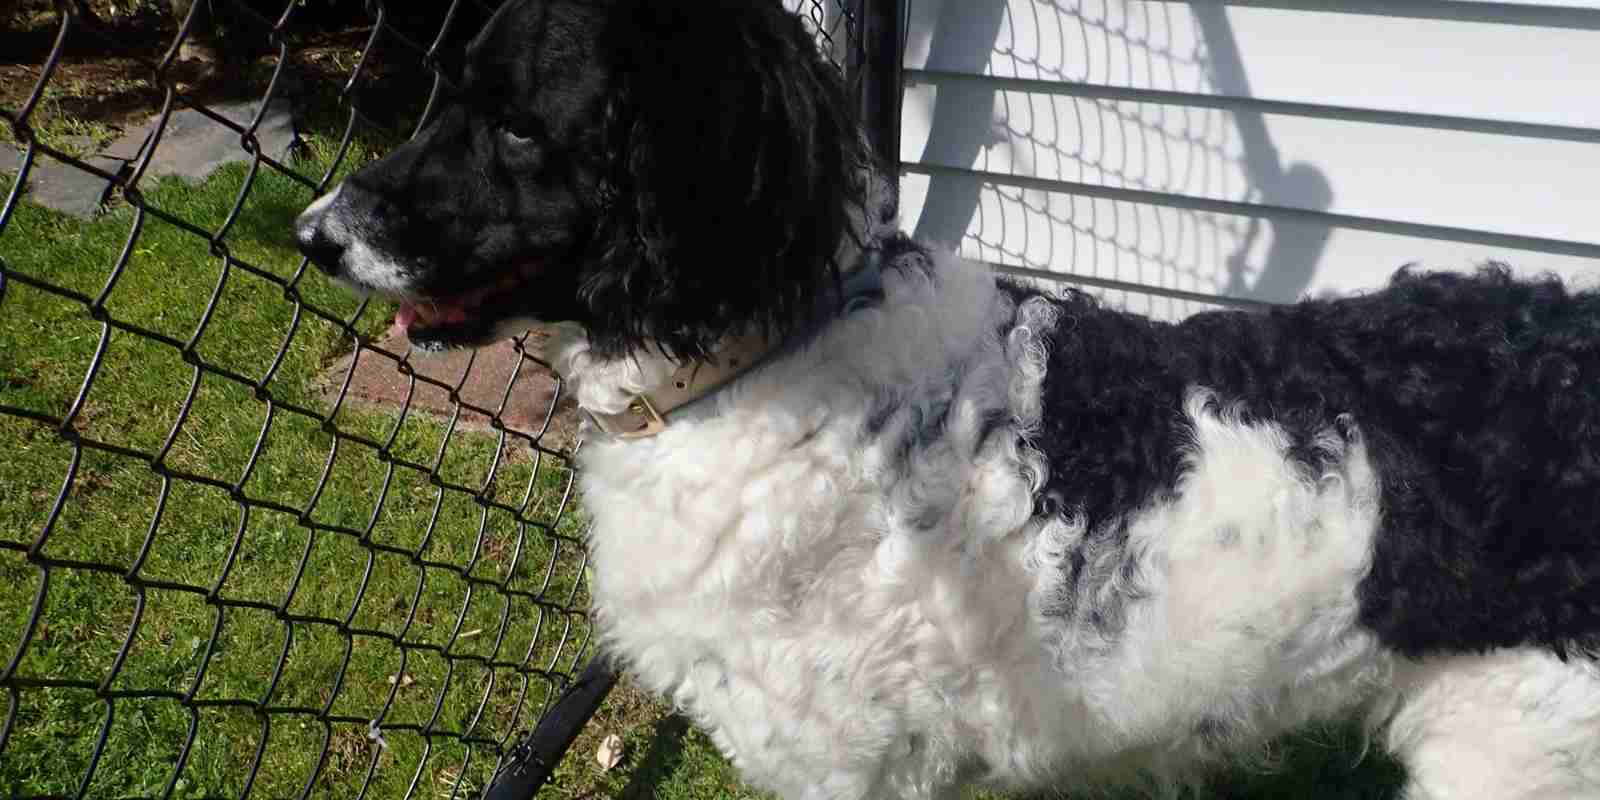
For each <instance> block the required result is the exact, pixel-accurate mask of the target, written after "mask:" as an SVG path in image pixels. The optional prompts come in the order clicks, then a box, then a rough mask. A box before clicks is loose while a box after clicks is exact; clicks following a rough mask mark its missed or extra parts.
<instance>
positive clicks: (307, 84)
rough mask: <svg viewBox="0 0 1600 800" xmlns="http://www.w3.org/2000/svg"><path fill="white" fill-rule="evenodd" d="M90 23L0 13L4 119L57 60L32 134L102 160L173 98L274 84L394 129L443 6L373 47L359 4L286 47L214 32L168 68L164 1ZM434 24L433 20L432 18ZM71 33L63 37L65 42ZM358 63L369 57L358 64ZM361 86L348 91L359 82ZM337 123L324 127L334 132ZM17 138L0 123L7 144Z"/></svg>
mask: <svg viewBox="0 0 1600 800" xmlns="http://www.w3.org/2000/svg"><path fill="white" fill-rule="evenodd" d="M86 5H87V7H88V11H89V12H90V13H89V14H87V15H79V16H75V17H73V19H72V21H71V23H70V25H69V24H66V23H65V22H64V20H63V17H62V16H61V15H60V14H58V13H57V12H55V11H54V10H52V9H51V8H50V4H49V3H48V2H42V1H41V0H23V1H22V2H21V3H19V4H18V5H16V6H14V7H13V8H12V9H10V10H9V11H3V10H0V110H4V111H5V112H6V113H7V114H12V115H15V114H17V113H18V112H20V111H21V110H22V108H23V107H24V105H25V104H27V102H28V101H29V99H30V98H31V97H32V96H33V94H34V92H35V89H36V87H37V85H38V83H39V79H40V77H41V75H42V74H43V72H44V69H45V67H46V66H47V62H48V61H49V59H50V57H51V55H52V53H57V54H58V56H59V57H58V58H57V60H56V61H55V63H54V70H53V72H52V73H51V75H50V80H49V81H48V83H47V84H46V85H45V87H44V89H43V91H42V92H41V93H40V94H39V98H38V101H37V105H36V106H35V107H34V108H33V109H32V111H31V112H30V114H29V116H28V117H27V126H28V128H29V129H31V130H33V131H35V132H36V133H37V135H38V136H39V138H40V139H41V140H43V141H44V142H45V143H46V144H49V145H51V146H52V147H59V148H60V149H63V150H65V151H67V152H68V153H69V154H71V155H85V154H89V153H93V152H95V149H96V148H98V147H103V146H104V145H105V144H107V143H108V142H110V141H111V140H112V139H113V138H115V136H116V135H117V133H119V132H120V131H121V130H123V129H124V128H126V127H128V126H130V125H132V124H134V123H136V122H138V121H142V120H143V119H145V118H147V117H148V116H149V115H150V114H151V113H153V112H155V111H158V110H160V108H161V106H162V104H163V103H164V102H165V100H166V97H167V92H168V90H171V91H173V92H175V93H176V95H175V97H174V99H175V101H176V105H177V106H179V107H182V106H197V105H212V104H216V103H221V102H225V101H230V100H241V99H258V98H260V97H261V96H262V94H263V93H264V92H265V91H266V90H267V88H268V86H269V85H270V84H271V82H272V81H273V79H274V76H276V77H277V79H278V88H277V89H276V90H275V91H276V94H277V95H279V96H285V97H291V98H294V99H295V100H296V103H297V105H307V106H313V107H316V108H320V109H328V110H332V109H338V108H340V107H341V106H343V107H344V108H348V107H349V106H352V105H353V106H355V107H356V108H358V109H360V111H361V113H362V115H363V117H364V118H365V119H367V120H368V121H370V122H373V123H375V124H377V125H378V126H380V127H387V128H391V129H393V130H395V131H397V132H404V131H405V130H407V129H408V127H409V126H408V123H409V122H411V121H412V120H414V119H415V117H416V115H417V114H419V113H420V111H421V101H422V100H423V99H425V97H426V94H427V92H426V91H422V92H419V91H418V87H419V86H423V87H426V86H429V85H431V83H432V80H433V73H432V72H431V71H430V70H429V69H428V68H427V67H426V66H425V65H424V63H423V53H424V51H425V50H426V49H427V48H428V47H429V46H430V45H431V44H432V43H433V40H434V38H435V37H436V36H437V34H438V30H439V27H440V26H441V25H442V23H443V11H444V6H443V5H442V4H441V5H440V7H439V8H437V9H435V8H434V5H435V4H431V3H429V4H420V3H419V4H414V9H412V8H410V7H408V8H407V10H405V11H402V12H398V13H395V14H390V15H389V16H388V17H386V21H385V25H384V27H383V29H382V31H381V32H380V33H379V35H378V36H377V37H376V45H375V46H372V50H371V53H370V54H367V53H366V49H367V48H368V47H369V44H370V43H371V42H372V41H373V28H374V24H373V21H372V20H371V19H368V18H366V17H365V16H364V14H361V13H351V11H350V9H351V8H352V7H356V8H359V7H360V6H361V4H358V3H330V2H328V0H322V1H321V2H315V1H313V2H310V3H307V4H305V5H303V6H301V7H299V8H298V9H297V10H296V12H295V14H294V16H292V17H291V18H290V23H289V25H288V26H287V27H286V28H285V29H284V35H283V36H282V37H281V38H275V37H274V36H273V34H272V30H271V28H270V26H266V25H263V24H262V23H261V22H260V19H259V18H256V17H250V18H249V19H250V24H249V25H243V26H241V25H238V24H235V25H234V26H232V27H231V28H222V29H219V31H220V32H218V33H216V35H217V36H223V37H225V38H223V39H220V40H215V41H212V42H211V43H210V44H209V46H208V45H207V38H208V37H203V36H199V35H191V36H190V37H189V38H188V39H186V40H185V41H186V42H188V43H190V44H191V45H192V46H190V47H188V48H183V49H182V50H180V53H181V54H182V55H183V56H187V58H183V57H180V58H175V59H173V60H171V61H170V62H166V63H165V65H163V62H164V61H166V57H167V55H168V52H169V50H171V49H172V47H173V45H174V43H175V42H176V41H177V39H178V33H179V27H180V24H179V23H180V21H179V20H177V19H175V18H173V17H172V16H171V15H170V14H167V13H164V12H163V9H164V8H165V2H161V3H154V2H149V0H145V1H144V2H128V1H127V0H122V2H111V1H110V0H88V1H87V3H86ZM435 17H437V19H436V18H435ZM478 22H479V21H478V20H475V19H458V20H457V21H456V23H454V24H453V25H452V27H451V33H452V35H451V36H450V37H449V39H450V44H452V45H453V44H455V43H458V42H459V41H463V40H464V37H465V36H466V35H467V34H468V33H470V31H471V29H472V28H474V27H475V26H476V25H477V24H478ZM63 27H66V28H67V30H68V35H67V36H66V38H65V40H63V41H60V42H59V43H58V39H60V34H61V31H62V29H63ZM363 55H365V56H366V58H365V61H364V62H363ZM358 65H359V66H360V72H359V77H358V78H357V80H356V81H355V82H354V84H353V85H351V88H350V90H349V91H348V92H346V91H345V89H346V86H347V84H350V83H351V78H352V76H353V75H356V74H357V66H358ZM343 122H344V119H343V116H342V115H329V116H328V118H327V119H326V126H327V127H328V128H329V129H330V132H332V133H334V135H337V134H338V133H339V129H342V127H343ZM16 138H17V137H16V136H15V134H14V133H13V132H12V130H11V128H10V126H8V125H0V140H6V141H11V140H15V139H16Z"/></svg>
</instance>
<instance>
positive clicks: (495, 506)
mask: <svg viewBox="0 0 1600 800" xmlns="http://www.w3.org/2000/svg"><path fill="white" fill-rule="evenodd" d="M324 149H326V148H324ZM301 166H302V168H303V169H305V170H307V171H308V172H315V171H316V170H317V169H319V164H318V163H316V162H314V161H313V162H307V163H304V164H302V165H301ZM247 172H248V170H246V169H245V168H244V167H242V166H233V167H227V168H224V169H223V170H221V171H219V172H218V173H217V174H215V175H214V176H212V177H211V178H210V179H208V180H207V181H205V182H204V183H203V184H200V185H191V184H186V183H183V182H180V181H176V180H168V181H162V182H161V183H159V184H158V185H146V186H145V187H144V189H145V201H146V202H147V204H148V206H149V207H151V208H154V209H159V210H161V211H162V212H164V213H165V214H167V215H170V216H172V217H175V218H177V219H180V220H183V221H186V222H189V223H192V224H194V225H196V226H198V227H200V228H202V229H204V230H208V231H217V230H219V229H220V228H221V225H222V222H223V220H225V219H226V218H227V217H228V214H229V211H230V210H231V209H232V208H233V206H234V204H235V202H236V201H237V199H238V197H239V196H240V189H241V186H242V185H243V184H244V182H245V180H246V177H247ZM11 185H12V181H11V179H10V178H9V177H5V178H0V192H9V191H10V189H11ZM310 199H311V192H310V191H309V189H307V188H306V187H304V186H303V185H301V184H299V183H296V182H294V181H292V180H290V179H288V178H286V177H283V176H280V175H277V174H275V173H272V172H271V171H270V170H262V171H261V172H260V173H259V174H257V175H256V177H255V179H254V183H253V185H252V187H251V189H250V191H249V192H248V194H247V195H246V197H245V200H244V201H243V206H242V210H241V212H240V214H239V215H238V221H237V222H236V223H235V224H234V225H233V226H232V227H231V228H230V229H228V230H227V231H226V233H225V235H224V236H223V237H222V241H223V242H225V244H226V247H227V249H228V251H229V253H230V254H231V255H232V256H233V257H234V258H236V259H238V261H239V262H242V263H244V264H248V265H250V266H252V267H254V268H256V269H257V270H259V272H260V274H254V273H252V272H251V271H250V270H249V269H246V268H244V267H242V266H240V264H238V263H235V264H232V265H230V266H226V267H225V266H224V262H223V259H221V258H219V257H217V256H215V255H213V254H211V252H210V248H209V244H208V242H207V240H206V239H205V238H202V237H200V236H198V235H197V234H195V233H193V232H190V231H187V230H185V229H183V228H182V227H180V226H179V225H175V224H173V223H170V222H167V221H164V220H162V219H160V218H159V217H158V215H156V214H154V213H146V214H144V215H143V217H142V219H141V218H140V215H138V214H137V213H136V212H135V210H134V209H133V208H131V207H129V206H128V205H126V204H122V205H120V206H119V207H117V208H115V209H114V210H112V211H111V212H110V213H107V214H105V215H103V216H101V217H99V218H97V219H95V220H93V221H91V222H87V223H86V222H82V221H79V220H75V219H71V218H68V217H64V216H60V215H57V214H55V213H53V212H49V211H46V210H44V209H41V208H38V207H35V206H32V205H30V204H28V203H26V202H24V203H23V204H22V205H21V206H20V208H19V209H18V211H17V212H16V215H15V216H14V217H13V218H12V219H11V221H10V223H9V224H8V226H7V227H6V229H5V230H4V231H3V233H0V271H3V272H0V274H3V276H4V277H3V294H0V454H3V455H0V487H3V490H0V669H4V668H5V666H4V665H7V664H11V663H12V661H13V659H14V656H15V655H16V654H17V653H18V651H19V645H21V644H22V642H23V641H24V640H25V641H26V643H27V644H26V647H25V648H20V649H21V657H20V659H19V660H16V662H15V664H14V670H13V674H12V675H10V679H11V680H10V685H11V686H12V687H14V691H13V692H12V693H11V695H10V704H11V705H10V707H9V713H10V714H12V715H14V719H12V720H11V721H10V722H9V724H10V727H11V730H10V734H9V741H8V743H7V745H6V748H5V751H4V752H3V753H0V795H3V796H8V797H10V796H31V795H53V794H67V795H70V794H74V793H76V792H77V791H79V789H80V788H82V789H85V790H86V794H87V796H90V797H122V796H152V795H160V794H162V793H163V792H164V791H165V790H166V787H167V785H168V784H169V782H172V783H173V784H174V785H175V792H174V796H177V797H213V796H227V797H236V796H239V795H240V794H241V793H242V792H243V790H244V788H245V784H246V782H247V780H251V774H250V773H251V768H252V765H254V767H255V773H256V774H255V775H254V777H253V781H254V782H253V785H252V787H251V788H252V796H255V797H292V796H299V795H300V793H301V790H302V788H303V787H305V786H306V785H307V784H308V782H311V793H310V796H313V797H353V796H355V794H356V792H357V791H358V789H359V787H360V786H361V785H362V784H363V783H364V782H366V781H368V780H369V777H368V775H369V772H370V781H371V784H372V786H371V790H370V791H369V794H368V796H369V797H378V798H387V797H400V796H403V795H405V794H406V792H407V790H408V789H409V788H410V787H412V785H413V782H415V784H416V789H415V792H414V796H417V797H431V796H449V793H450V789H451V788H452V787H453V786H454V785H455V784H456V783H457V778H458V777H461V785H462V786H463V787H467V788H471V787H481V785H482V782H483V781H484V780H485V779H486V778H487V772H488V770H489V769H490V768H491V767H492V765H493V763H494V758H493V756H492V755H486V751H485V750H484V749H483V748H482V747H481V746H480V747H479V748H478V752H476V753H474V754H473V755H472V757H471V758H470V759H468V758H467V755H468V753H467V750H466V748H465V747H463V746H462V745H461V744H460V743H459V741H458V740H457V736H456V735H455V734H460V733H466V734H468V735H470V736H472V737H477V738H479V739H481V740H485V741H490V740H493V741H498V740H500V739H502V738H503V737H505V736H506V735H507V733H508V732H510V731H513V730H515V729H518V728H522V727H526V726H528V725H529V724H530V723H531V721H532V719H533V717H534V715H536V714H537V713H538V709H539V708H540V704H541V703H542V702H543V701H544V693H545V686H546V684H545V683H543V682H542V681H540V680H539V679H538V677H537V675H536V674H534V678H533V680H531V681H529V682H525V681H524V680H523V678H522V675H526V674H529V670H530V669H531V670H538V669H548V668H551V667H552V666H553V667H555V668H557V669H560V670H568V669H570V668H571V666H572V660H573V658H574V657H576V656H577V655H578V653H577V648H576V647H575V646H574V643H573V642H574V641H580V640H582V638H583V636H584V635H585V634H586V628H585V627H584V626H582V625H580V626H578V628H577V629H575V630H574V631H573V632H572V633H573V641H569V642H568V643H567V645H566V646H565V647H564V648H559V652H558V644H559V643H560V642H561V641H562V638H563V637H562V633H563V628H564V626H566V625H567V624H568V622H569V621H570V619H571V618H570V617H569V616H568V615H565V614H563V613H560V610H559V608H558V607H560V606H566V605H571V606H572V607H575V608H579V609H581V608H583V607H585V605H586V603H587V598H586V596H585V595H584V593H583V592H584V590H583V586H582V582H581V580H580V578H581V575H580V564H581V554H580V553H579V552H578V550H577V548H576V546H575V545H574V544H573V542H574V541H575V540H576V539H577V537H579V536H581V533H582V526H583V517H582V514H581V513H580V512H578V511H577V510H576V509H571V508H569V509H567V510H566V511H565V513H563V514H561V515H560V518H559V520H558V519H557V516H558V514H557V510H558V508H560V506H561V500H562V498H563V496H564V495H565V493H566V491H567V488H568V485H569V483H570V480H571V473H570V469H569V468H568V466H567V463H566V462H565V460H564V459H563V458H561V457H559V456H558V455H548V454H546V455H543V456H539V455H538V454H537V453H536V452H535V451H534V450H532V449H530V448H529V447H527V446H525V445H524V446H516V445H515V442H514V440H508V441H507V442H506V443H504V444H502V443H501V441H500V440H499V438H498V437H496V436H493V435H490V434H488V433H485V432H473V431H468V430H460V429H458V430H452V427H451V426H450V424H449V423H448V421H447V420H441V419H436V418H432V417H427V416H424V415H423V414H421V413H415V412H414V413H411V414H408V415H406V416H405V417H404V418H403V419H401V420H397V419H396V418H395V416H394V415H391V414H383V413H373V412H363V411H359V410H357V409H354V408H352V407H341V408H340V409H338V412H337V414H336V415H335V416H333V417H332V421H331V424H325V422H324V420H325V418H327V416H328V414H329V413H330V411H331V410H332V408H331V405H330V403H329V401H328V400H327V399H326V397H325V393H324V392H323V391H321V389H320V387H319V382H318V380H317V375H318V373H319V371H321V369H322V368H323V367H325V366H326V365H327V364H328V363H329V362H331V361H332V360H333V359H334V358H335V357H337V356H338V355H340V354H342V353H345V352H348V351H349V350H350V348H352V347H353V346H354V340H353V339H352V338H351V337H350V335H349V331H348V329H347V328H346V326H345V325H344V324H343V323H342V322H339V321H338V320H347V319H352V318H353V319H354V320H355V322H354V330H356V331H358V332H360V333H361V334H363V335H369V334H372V333H374V332H376V331H379V330H381V329H382V328H384V327H385V324H386V320H385V319H384V316H385V314H386V313H387V312H388V310H389V309H387V308H373V309H372V310H369V311H367V312H365V313H364V314H361V315H360V316H356V312H357V310H358V308H359V304H358V302H357V301H356V300H354V299H353V298H351V297H350V296H349V295H348V294H347V293H345V292H344V291H342V290H340V289H337V288H336V287H333V286H332V285H331V284H329V283H328V282H327V281H326V280H324V279H323V278H322V277H321V276H320V275H316V274H312V275H309V276H306V277H305V278H304V279H303V280H300V281H297V282H295V283H293V284H292V285H293V292H294V293H297V294H298V296H299V297H300V298H302V299H303V301H304V304H303V305H302V304H298V303H296V302H293V301H292V300H291V299H290V298H288V297H286V292H285V290H284V287H283V285H282V284H281V283H278V282H274V281H272V280H270V279H268V278H267V277H264V276H276V277H277V278H280V279H282V280H285V281H287V280H289V279H291V278H293V276H294V274H295V271H296V270H297V269H298V267H299V263H300V259H299V258H298V257H297V256H296V255H295V254H294V252H293V247H292V244H291V243H290V242H289V240H288V238H287V237H288V233H289V223H290V220H292V218H293V217H294V215H295V214H296V213H297V212H298V210H299V209H300V208H301V207H303V206H304V205H305V203H307V202H308V201H309V200H310ZM130 232H136V234H137V235H136V236H133V237H131V245H130V244H129V243H130ZM125 246H129V247H130V249H131V252H130V255H129V257H128V259H127V262H126V264H125V266H123V267H122V268H121V269H120V270H118V269H115V265H116V263H117V261H118V255H119V254H120V253H121V252H122V251H123V249H124V247H125ZM38 284H47V285H48V286H52V287H58V288H59V290H60V291H52V290H50V289H46V288H42V287H41V286H40V285H38ZM108 287H109V291H108ZM213 296H214V297H215V298H216V302H215V306H214V309H213V310H212V312H211V313H210V314H209V316H207V315H206V313H205V312H206V309H207V307H208V305H210V304H211V300H212V298H213ZM102 297H103V300H101V299H100V298H102ZM309 307H316V308H319V309H322V310H324V311H325V312H327V313H328V315H329V316H331V317H333V320H329V319H325V318H323V317H321V316H318V315H317V314H315V313H312V312H311V311H309V310H308V309H309ZM102 308H103V312H102V311H100V310H98V309H102ZM92 309H94V310H92ZM101 318H108V319H110V320H114V321H115V322H116V324H115V325H112V326H110V327H109V328H108V327H107V326H106V325H105V324H103V323H102V321H101ZM128 328H137V329H140V330H142V331H146V332H148V334H149V335H147V334H142V333H135V332H132V331H130V330H129V329H128ZM196 331H199V334H198V336H197V335H196ZM163 338H165V339H166V341H162V339H163ZM191 343H192V345H191ZM197 365H204V368H203V369H199V368H197ZM86 376H89V377H90V378H91V380H90V381H89V382H88V387H89V388H88V391H87V392H85V393H84V394H83V396H82V397H81V399H80V397H79V393H80V388H81V387H82V386H83V385H84V384H85V377H86ZM257 386H259V387H260V389H259V390H258V389H257V388H256V387H257ZM334 431H337V433H338V435H337V436H336V435H335V434H334ZM79 442H90V443H94V444H92V445H86V446H80V445H79V444H78V443H79ZM380 445H382V447H381V448H380ZM406 463H409V464H412V465H416V466H404V464H406ZM69 476H70V480H69V479H68V478H69ZM58 503H59V509H58ZM562 537H565V538H562ZM423 564H425V565H426V566H419V565H423ZM469 579H470V580H469ZM508 597H512V598H514V599H513V600H509V601H508V599H507V598H508ZM535 597H538V598H541V599H542V600H544V601H545V602H547V603H548V604H549V606H548V607H543V606H541V604H540V603H537V602H535V600H534V598H535ZM358 601H359V602H358ZM508 602H509V603H510V607H509V608H508V607H507V605H508ZM35 605H37V607H38V611H39V614H38V624H37V625H35V626H33V627H32V628H30V627H29V626H28V625H27V621H28V619H29V617H30V616H31V613H30V612H31V610H32V609H33V608H34V607H35ZM541 608H543V611H542V612H541ZM344 630H349V631H353V633H351V634H348V635H347V634H346V633H345V632H343V631H344ZM130 631H131V633H130ZM402 644H403V646H402ZM125 645H126V647H125ZM124 647H125V649H124ZM489 662H493V663H495V664H497V665H498V666H496V667H494V668H490V667H488V666H486V664H487V663H489ZM514 665H515V666H524V667H526V668H525V669H523V670H522V671H521V672H520V673H519V671H518V670H517V669H516V668H515V666H514ZM6 677H7V675H6V673H0V680H3V679H5V678H6ZM180 697H181V698H185V699H183V700H180V699H179V698H180ZM262 710H265V711H266V712H267V713H260V712H261V711H262ZM368 720H379V721H380V722H381V733H382V738H383V740H384V744H385V746H384V747H381V748H380V747H379V746H378V745H377V744H376V743H375V742H374V741H373V740H372V739H371V738H370V737H369V733H370V730H369V727H368V725H367V724H366V721H368ZM191 728H192V729H193V731H194V734H195V735H194V736H193V737H192V744H190V745H189V747H188V752H187V753H185V752H184V748H185V744H186V742H190V741H191V737H190V735H189V732H190V730H191ZM102 737H103V739H104V744H103V746H102V748H101V754H100V756H99V762H98V767H97V769H96V770H95V771H94V775H93V778H92V780H91V782H90V783H89V784H88V785H87V786H86V787H84V786H80V783H81V781H82V780H83V776H84V775H85V774H87V771H88V767H89V764H90V761H91V758H92V757H93V753H94V751H95V748H96V744H97V742H98V741H99V740H101V739H102ZM323 753H326V757H325V759H321V761H322V762H323V763H321V764H319V763H318V762H319V758H318V756H319V754H323ZM180 758H182V759H183V769H182V771H181V774H177V773H176V771H175V768H174V767H175V765H176V764H177V763H178V761H179V759H180ZM314 771H316V772H317V773H318V775H317V777H316V779H315V781H314V782H312V781H311V776H312V774H313V772H314ZM441 792H442V794H441Z"/></svg>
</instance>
